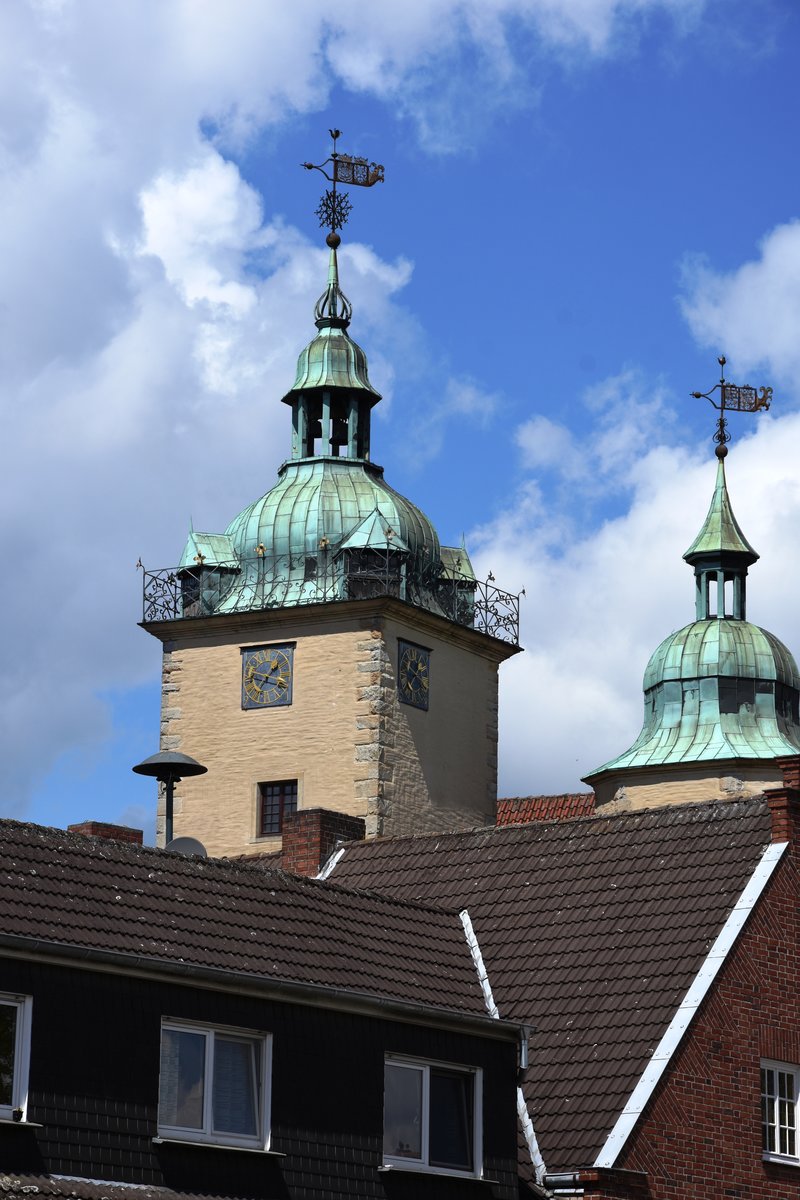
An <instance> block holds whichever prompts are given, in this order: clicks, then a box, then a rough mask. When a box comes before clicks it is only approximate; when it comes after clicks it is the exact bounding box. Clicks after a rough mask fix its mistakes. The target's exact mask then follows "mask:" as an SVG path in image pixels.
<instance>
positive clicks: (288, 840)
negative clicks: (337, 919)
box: [281, 808, 365, 875]
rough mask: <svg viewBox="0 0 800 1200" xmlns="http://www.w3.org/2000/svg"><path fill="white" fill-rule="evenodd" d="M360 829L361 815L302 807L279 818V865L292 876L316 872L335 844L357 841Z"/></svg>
mask: <svg viewBox="0 0 800 1200" xmlns="http://www.w3.org/2000/svg"><path fill="white" fill-rule="evenodd" d="M364 831H365V826H364V822H363V821H362V819H361V817H349V816H347V814H346V813H338V812H331V811H330V809H327V808H302V809H300V810H299V812H295V813H292V814H291V815H290V816H286V817H284V819H283V846H282V849H281V867H282V869H283V870H284V871H293V872H294V873H295V875H318V874H319V872H320V870H321V869H322V867H323V866H324V865H325V863H326V862H327V861H328V859H329V858H330V856H331V855H332V854H333V852H334V850H336V849H337V848H338V846H340V845H341V844H342V843H343V842H360V841H361V840H362V839H363V837H364Z"/></svg>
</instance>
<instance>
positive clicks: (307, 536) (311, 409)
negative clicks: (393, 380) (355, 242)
mask: <svg viewBox="0 0 800 1200" xmlns="http://www.w3.org/2000/svg"><path fill="white" fill-rule="evenodd" d="M351 315H352V307H351V305H350V302H349V300H348V299H347V297H346V296H345V295H344V294H343V292H342V291H341V289H340V287H339V267H338V262H337V258H336V250H335V248H332V249H331V254H330V265H329V270H328V283H327V287H326V289H325V291H324V292H323V294H322V295H321V296H320V298H319V300H318V301H317V305H316V308H315V312H314V316H315V324H316V326H317V330H318V332H317V335H316V337H314V338H313V339H312V341H311V342H310V343H309V344H308V345H307V346H306V347H305V349H304V350H303V351H302V352H301V354H300V357H299V360H298V366H297V375H296V378H295V382H294V387H293V388H292V389H291V390H290V391H289V392H288V393H287V394H286V395H285V396H284V397H283V399H284V401H285V403H287V404H288V405H289V406H290V407H291V410H292V456H291V458H290V459H289V460H288V461H286V462H284V464H283V466H282V467H281V468H280V470H279V472H278V482H277V483H276V484H275V486H274V487H273V488H271V489H270V490H269V491H268V492H267V493H266V494H265V495H263V496H261V497H260V498H259V499H258V500H256V501H254V502H253V503H252V504H249V505H248V506H247V508H246V509H244V511H243V512H241V513H239V515H238V516H237V517H235V518H234V520H233V521H231V523H230V525H229V526H228V528H227V530H226V531H225V533H224V534H208V533H198V532H195V531H192V532H191V533H190V536H189V540H188V542H187V545H186V549H185V550H184V553H183V556H182V558H181V563H180V567H179V578H180V580H181V586H182V603H183V611H184V613H186V614H191V613H194V612H202V613H206V614H210V613H212V612H213V613H230V612H247V611H253V610H260V609H265V608H274V607H284V606H288V605H295V604H314V603H324V602H326V601H332V600H352V599H363V598H372V597H375V596H379V595H380V596H383V595H390V596H396V597H398V598H399V599H403V600H407V601H409V602H411V603H413V604H416V605H419V606H420V607H424V608H427V609H429V610H430V611H432V612H437V613H439V614H441V615H446V616H449V617H451V618H452V619H455V620H458V621H460V622H461V623H462V624H463V623H469V622H471V620H472V614H473V610H474V594H475V577H474V574H473V572H472V568H471V565H470V562H469V558H468V556H467V553H466V551H465V550H462V551H456V550H452V551H449V550H447V548H445V550H446V551H447V552H446V553H445V554H444V555H443V552H442V547H441V546H440V545H439V538H438V536H437V534H436V530H435V529H434V527H433V525H432V524H431V522H430V521H429V520H428V518H427V517H426V516H425V514H424V513H422V512H421V511H420V510H419V509H418V508H417V507H416V505H415V504H412V503H411V501H410V500H407V499H406V498H405V497H404V496H401V495H400V493H399V492H396V491H395V490H394V488H391V487H390V486H389V485H388V484H387V483H386V482H385V480H384V478H383V468H382V467H379V466H377V465H375V464H374V463H372V462H371V461H370V419H371V410H372V407H373V406H374V405H375V404H376V403H377V402H378V401H379V400H380V395H379V393H378V392H376V391H375V389H374V388H373V387H372V385H371V384H370V382H369V375H368V370H367V357H366V355H365V354H364V351H363V350H362V349H361V348H360V346H358V345H357V344H356V343H355V342H354V341H353V340H352V338H350V337H349V336H348V333H347V327H348V325H349V323H350V318H351Z"/></svg>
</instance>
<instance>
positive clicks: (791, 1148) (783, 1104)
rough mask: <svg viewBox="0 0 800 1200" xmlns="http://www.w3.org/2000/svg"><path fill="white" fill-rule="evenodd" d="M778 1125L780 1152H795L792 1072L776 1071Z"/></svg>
mask: <svg viewBox="0 0 800 1200" xmlns="http://www.w3.org/2000/svg"><path fill="white" fill-rule="evenodd" d="M777 1076H778V1097H779V1099H778V1125H779V1129H780V1146H779V1148H780V1152H781V1154H791V1155H792V1157H794V1156H795V1154H796V1153H797V1151H796V1147H795V1099H794V1073H793V1072H792V1071H778V1072H777Z"/></svg>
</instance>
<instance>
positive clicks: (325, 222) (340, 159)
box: [300, 129, 383, 250]
mask: <svg viewBox="0 0 800 1200" xmlns="http://www.w3.org/2000/svg"><path fill="white" fill-rule="evenodd" d="M329 132H330V135H331V137H332V138H333V150H332V151H331V153H330V155H329V157H328V158H326V159H325V161H324V162H323V163H310V162H305V163H301V164H300V165H301V166H303V167H305V169H306V170H307V171H321V172H322V174H323V175H324V176H325V178H326V179H327V180H328V182H329V183H332V184H333V187H332V188H328V190H327V191H326V192H325V195H324V196H323V197H322V199H321V200H320V202H319V206H318V208H317V210H316V213H317V216H318V217H319V223H320V227H321V228H323V229H324V228H325V227H326V226H327V228H328V229H329V230H330V232H329V234H328V236H327V237H326V239H325V241H326V242H327V243H328V245H329V246H331V247H332V248H333V249H334V250H335V249H336V247H337V246H338V245H339V243H340V242H341V240H342V239H341V238H340V237H339V232H338V231H339V230H340V229H341V228H342V226H343V225H346V224H347V218H348V217H349V216H350V213H351V211H352V208H353V205H352V204H351V202H350V197H349V196H348V194H347V192H337V190H336V185H337V183H347V184H352V185H354V186H355V187H372V186H373V184H375V183H383V164H382V163H371V162H367V160H366V158H353V156H352V155H350V154H339V153H338V151H337V149H336V143H337V141H338V140H339V138H340V137H341V136H342V131H341V129H331V130H329ZM328 166H330V168H331V170H332V171H333V174H332V175H329V174H328V172H327V171H326V170H325V168H326V167H328Z"/></svg>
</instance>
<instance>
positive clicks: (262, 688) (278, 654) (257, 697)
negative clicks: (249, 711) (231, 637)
mask: <svg viewBox="0 0 800 1200" xmlns="http://www.w3.org/2000/svg"><path fill="white" fill-rule="evenodd" d="M293 665H294V647H293V646H258V647H257V648H255V649H251V650H243V651H242V708H276V707H277V706H278V705H281V704H291V703H292V678H293Z"/></svg>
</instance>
